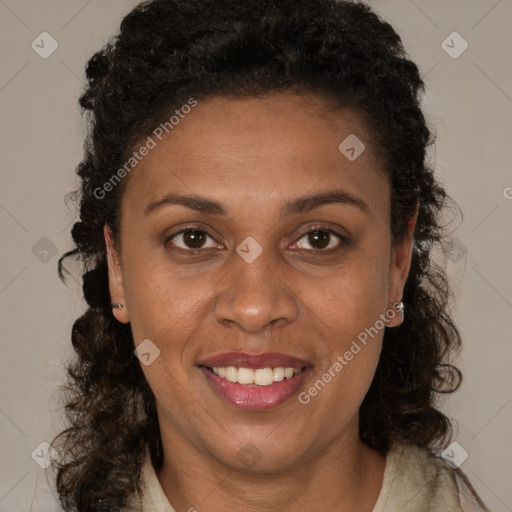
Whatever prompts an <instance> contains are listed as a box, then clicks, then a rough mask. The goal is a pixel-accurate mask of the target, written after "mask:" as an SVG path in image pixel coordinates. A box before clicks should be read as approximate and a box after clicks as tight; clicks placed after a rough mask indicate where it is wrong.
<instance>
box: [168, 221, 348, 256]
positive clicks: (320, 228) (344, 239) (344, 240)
mask: <svg viewBox="0 0 512 512" xmlns="http://www.w3.org/2000/svg"><path fill="white" fill-rule="evenodd" d="M188 231H198V232H200V233H205V234H206V235H207V236H208V237H210V238H211V239H212V240H215V239H214V238H213V237H212V236H211V235H210V233H208V231H206V230H205V229H202V228H198V227H196V226H187V227H185V228H183V229H181V230H180V231H177V232H176V233H173V234H172V235H170V236H169V237H167V238H166V239H165V241H164V246H167V245H168V244H169V242H171V240H172V239H173V238H175V237H177V236H178V235H181V234H183V233H186V232H188ZM315 231H325V232H326V233H329V234H330V235H334V236H335V237H337V238H339V239H340V242H341V244H340V245H339V246H338V247H334V248H332V247H331V248H330V249H305V250H306V251H308V252H314V253H331V252H335V251H339V250H341V249H342V248H343V247H344V246H346V245H348V244H349V240H348V238H347V237H346V236H344V235H342V234H341V233H338V232H337V231H334V230H333V229H331V228H328V227H326V226H321V225H318V226H312V227H311V228H310V229H308V231H306V232H305V233H303V234H302V235H301V236H300V237H299V238H298V239H297V242H298V241H299V240H301V239H302V238H304V236H306V235H308V234H309V233H311V232H315ZM294 243H296V242H294ZM175 249H179V250H182V251H185V252H189V253H192V254H195V253H199V252H202V251H205V250H206V249H203V248H201V249H183V247H175ZM209 249H211V248H209ZM294 250H295V249H294Z"/></svg>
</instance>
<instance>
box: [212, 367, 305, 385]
mask: <svg viewBox="0 0 512 512" xmlns="http://www.w3.org/2000/svg"><path fill="white" fill-rule="evenodd" d="M212 371H213V373H215V374H216V375H218V376H219V377H222V378H224V379H226V380H228V381H229V382H238V383H239V384H244V385H250V384H256V385H257V386H270V385H271V384H272V383H274V382H281V381H283V380H284V379H290V378H291V377H293V376H294V375H297V374H298V373H300V372H301V371H302V368H293V367H291V366H288V367H286V368H285V367H283V366H277V367H275V368H270V367H267V368H257V369H255V370H253V369H252V368H243V367H242V368H237V367H235V366H227V367H226V366H215V367H213V368H212Z"/></svg>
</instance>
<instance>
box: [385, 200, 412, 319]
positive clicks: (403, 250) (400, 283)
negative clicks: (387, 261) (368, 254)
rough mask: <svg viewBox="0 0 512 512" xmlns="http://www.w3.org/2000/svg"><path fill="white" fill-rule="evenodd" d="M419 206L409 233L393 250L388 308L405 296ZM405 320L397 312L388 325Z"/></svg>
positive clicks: (405, 306)
mask: <svg viewBox="0 0 512 512" xmlns="http://www.w3.org/2000/svg"><path fill="white" fill-rule="evenodd" d="M418 207H419V203H417V204H416V211H415V212H414V215H413V216H412V217H411V220H410V221H409V223H408V225H407V233H406V235H405V237H404V239H403V240H402V241H400V242H399V243H398V244H396V245H395V246H394V247H393V248H392V250H391V266H390V270H389V296H388V309H391V308H392V307H393V304H396V303H397V302H400V301H401V300H402V297H403V293H404V287H405V282H406V281H407V277H408V275H409V270H410V268H411V258H412V248H413V240H414V228H415V227H416V220H417V219H418ZM404 310H405V311H404V314H407V304H404ZM402 322H403V315H402V314H400V313H397V314H395V315H394V316H393V317H392V318H391V319H390V320H389V322H388V324H387V326H388V327H396V326H398V325H400V324H401V323H402Z"/></svg>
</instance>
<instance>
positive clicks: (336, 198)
mask: <svg viewBox="0 0 512 512" xmlns="http://www.w3.org/2000/svg"><path fill="white" fill-rule="evenodd" d="M333 203H338V204H344V205H349V206H355V207H357V208H359V209H360V210H362V211H364V212H367V211H368V210H369V209H368V205H367V204H366V203H365V202H364V201H363V200H362V199H360V198H358V197H355V196H353V195H351V194H349V193H348V192H345V191H343V190H325V191H321V192H319V193H317V194H314V195H304V196H300V197H297V198H295V199H292V200H290V201H288V202H287V203H285V205H284V206H283V207H282V209H281V219H284V218H286V217H288V216H289V215H293V214H299V213H305V212H309V211H311V210H314V209H315V208H319V207H320V206H324V205H327V204H333ZM168 205H181V206H185V207H186V208H190V209H191V210H195V211H198V212H201V213H206V214H210V215H218V216H221V217H225V216H227V215H228V212H227V210H226V209H225V208H224V207H223V206H222V204H221V203H219V202H217V201H215V200H213V199H209V198H207V197H201V196H195V195H180V194H174V193H170V194H167V195H165V196H164V197H162V198H161V199H158V200H157V201H154V202H152V203H150V204H149V205H148V206H147V207H146V208H145V210H144V215H145V216H146V215H150V214H152V213H155V212H157V211H158V210H161V209H162V208H164V207H165V206H168Z"/></svg>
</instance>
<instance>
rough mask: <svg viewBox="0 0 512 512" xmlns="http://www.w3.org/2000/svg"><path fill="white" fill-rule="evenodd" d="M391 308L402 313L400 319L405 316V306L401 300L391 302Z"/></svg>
mask: <svg viewBox="0 0 512 512" xmlns="http://www.w3.org/2000/svg"><path fill="white" fill-rule="evenodd" d="M393 309H394V310H395V311H396V312H397V313H400V314H401V315H402V321H403V319H404V316H405V311H404V310H405V306H404V303H403V302H402V301H400V302H395V303H394V304H393Z"/></svg>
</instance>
